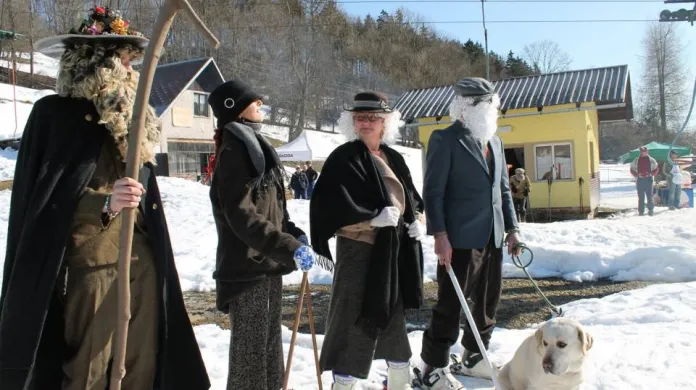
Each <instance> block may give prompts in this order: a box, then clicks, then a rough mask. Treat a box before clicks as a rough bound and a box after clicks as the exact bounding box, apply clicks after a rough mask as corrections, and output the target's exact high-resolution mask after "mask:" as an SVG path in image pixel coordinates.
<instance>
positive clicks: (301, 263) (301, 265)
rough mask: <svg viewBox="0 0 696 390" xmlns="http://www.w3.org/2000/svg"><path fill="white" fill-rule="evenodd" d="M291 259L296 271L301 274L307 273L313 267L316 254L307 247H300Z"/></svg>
mask: <svg viewBox="0 0 696 390" xmlns="http://www.w3.org/2000/svg"><path fill="white" fill-rule="evenodd" d="M293 259H294V260H295V265H296V266H297V268H298V269H300V270H302V272H307V271H309V270H310V269H312V266H314V261H315V260H316V253H314V250H312V248H310V247H308V246H301V247H299V248H297V250H296V251H295V256H294V257H293Z"/></svg>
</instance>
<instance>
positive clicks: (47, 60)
mask: <svg viewBox="0 0 696 390" xmlns="http://www.w3.org/2000/svg"><path fill="white" fill-rule="evenodd" d="M15 57H16V58H17V59H16V64H17V71H20V72H24V73H29V72H30V71H31V65H30V62H29V61H30V59H31V56H30V55H29V53H15ZM11 58H12V57H11V55H10V53H8V52H3V53H2V55H0V67H2V68H8V69H12V60H11ZM58 69H59V61H58V60H57V59H55V58H51V57H49V56H47V55H45V54H41V53H34V74H37V75H41V76H48V77H52V78H54V79H55V78H57V77H58Z"/></svg>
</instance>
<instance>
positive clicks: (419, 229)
mask: <svg viewBox="0 0 696 390" xmlns="http://www.w3.org/2000/svg"><path fill="white" fill-rule="evenodd" d="M425 233H426V231H425V225H424V224H423V222H421V221H419V220H415V221H414V222H413V223H412V224H410V225H409V226H408V235H409V236H410V237H411V238H415V239H416V241H421V240H422V239H424V238H425Z"/></svg>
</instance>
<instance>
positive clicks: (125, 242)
mask: <svg viewBox="0 0 696 390" xmlns="http://www.w3.org/2000/svg"><path fill="white" fill-rule="evenodd" d="M179 11H183V12H184V13H185V14H187V15H188V17H189V19H190V20H191V21H192V22H193V24H194V25H195V26H196V29H198V31H199V32H200V33H201V34H203V35H204V36H205V38H206V39H207V40H208V41H209V42H210V43H211V45H212V46H213V47H214V48H216V49H217V48H218V46H220V42H219V41H218V40H217V38H215V36H214V35H213V33H212V32H210V30H208V28H207V27H206V26H205V24H204V23H203V22H202V21H201V19H200V18H199V17H198V15H196V12H195V11H194V10H193V8H192V7H191V5H190V4H189V3H188V1H187V0H166V1H165V2H164V4H163V5H162V7H161V8H160V12H159V15H158V16H157V21H156V23H155V28H154V30H153V32H152V38H151V39H150V44H149V45H148V47H147V49H146V50H145V58H144V60H143V61H144V63H143V70H142V72H141V74H140V80H139V81H138V90H137V93H136V96H135V105H134V107H133V116H132V120H131V127H130V129H129V132H128V156H127V158H126V177H130V178H132V179H134V180H136V181H137V180H138V173H139V170H140V142H141V139H142V138H143V128H144V127H145V111H146V109H147V106H148V102H149V96H150V90H151V89H152V80H153V78H154V76H155V70H156V68H157V63H158V62H159V56H160V53H161V51H162V47H163V46H164V41H165V40H166V39H167V34H168V33H169V28H170V27H171V25H172V21H173V20H174V17H175V16H176V14H177V13H178V12H179ZM122 218H123V219H122V221H121V235H120V240H119V252H118V317H117V321H118V322H117V324H116V338H115V341H114V344H113V345H114V360H113V363H112V367H111V381H110V387H109V389H110V390H120V389H121V381H122V380H123V378H124V377H125V375H126V367H125V363H126V362H125V360H126V345H127V341H128V322H129V321H130V318H131V309H130V300H131V296H130V261H131V250H132V247H133V224H134V223H135V208H126V209H124V210H123V216H122Z"/></svg>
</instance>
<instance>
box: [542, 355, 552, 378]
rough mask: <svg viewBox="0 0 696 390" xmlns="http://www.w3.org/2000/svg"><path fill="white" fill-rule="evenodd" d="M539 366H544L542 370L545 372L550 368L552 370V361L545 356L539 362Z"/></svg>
mask: <svg viewBox="0 0 696 390" xmlns="http://www.w3.org/2000/svg"><path fill="white" fill-rule="evenodd" d="M541 366H542V367H543V368H544V372H545V373H547V374H548V373H550V372H551V370H553V362H551V359H549V358H545V359H544V360H543V361H542V362H541Z"/></svg>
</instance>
